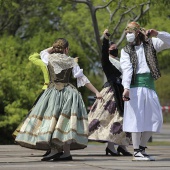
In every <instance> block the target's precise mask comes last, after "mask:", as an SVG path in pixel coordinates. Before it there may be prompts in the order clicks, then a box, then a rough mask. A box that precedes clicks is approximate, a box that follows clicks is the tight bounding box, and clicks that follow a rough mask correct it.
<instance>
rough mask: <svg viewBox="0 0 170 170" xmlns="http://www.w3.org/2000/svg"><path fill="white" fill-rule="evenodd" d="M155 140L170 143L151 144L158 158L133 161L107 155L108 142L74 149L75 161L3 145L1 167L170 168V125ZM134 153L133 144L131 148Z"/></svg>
mask: <svg viewBox="0 0 170 170" xmlns="http://www.w3.org/2000/svg"><path fill="white" fill-rule="evenodd" d="M154 141H166V142H167V143H168V142H169V145H168V146H149V147H148V149H147V153H149V154H151V155H152V156H154V157H155V159H156V161H149V162H148V161H132V157H125V156H119V157H113V156H106V155H105V147H106V146H105V144H92V143H89V145H88V147H87V148H86V149H84V150H75V151H71V153H72V156H73V161H69V162H41V161H40V160H41V158H42V155H43V154H44V151H38V150H31V149H26V148H23V147H20V146H18V145H0V170H102V169H103V170H125V169H126V170H170V124H169V125H164V127H163V129H162V131H161V133H160V134H155V135H153V142H154ZM128 150H129V151H130V152H133V148H132V146H129V147H128Z"/></svg>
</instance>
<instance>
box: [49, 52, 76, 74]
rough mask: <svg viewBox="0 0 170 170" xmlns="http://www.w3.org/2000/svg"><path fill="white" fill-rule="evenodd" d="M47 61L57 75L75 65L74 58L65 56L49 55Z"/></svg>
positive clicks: (58, 54)
mask: <svg viewBox="0 0 170 170" xmlns="http://www.w3.org/2000/svg"><path fill="white" fill-rule="evenodd" d="M48 59H49V62H50V63H51V65H52V66H53V67H54V72H55V74H58V73H60V72H61V71H62V70H66V69H69V68H72V67H74V66H75V65H77V63H76V62H75V60H74V58H71V57H69V56H67V55H65V54H60V53H54V54H49V56H48Z"/></svg>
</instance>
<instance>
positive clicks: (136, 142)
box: [132, 132, 141, 149]
mask: <svg viewBox="0 0 170 170" xmlns="http://www.w3.org/2000/svg"><path fill="white" fill-rule="evenodd" d="M140 141H141V132H132V143H133V149H139V145H140Z"/></svg>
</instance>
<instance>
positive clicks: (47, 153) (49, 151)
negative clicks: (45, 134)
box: [43, 150, 51, 157]
mask: <svg viewBox="0 0 170 170" xmlns="http://www.w3.org/2000/svg"><path fill="white" fill-rule="evenodd" d="M50 153H51V150H48V151H47V152H46V153H45V154H44V155H43V157H44V156H47V155H49V154H50Z"/></svg>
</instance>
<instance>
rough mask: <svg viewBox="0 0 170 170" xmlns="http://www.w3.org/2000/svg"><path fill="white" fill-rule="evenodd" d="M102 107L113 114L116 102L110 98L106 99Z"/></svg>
mask: <svg viewBox="0 0 170 170" xmlns="http://www.w3.org/2000/svg"><path fill="white" fill-rule="evenodd" d="M104 109H105V110H108V112H109V113H110V114H114V113H115V110H116V102H115V101H112V100H109V101H107V102H106V104H105V106H104Z"/></svg>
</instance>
